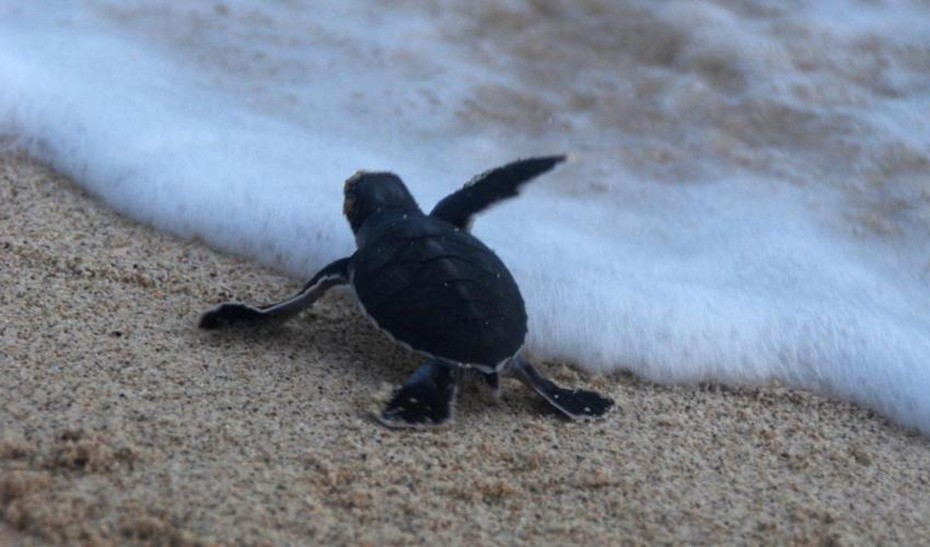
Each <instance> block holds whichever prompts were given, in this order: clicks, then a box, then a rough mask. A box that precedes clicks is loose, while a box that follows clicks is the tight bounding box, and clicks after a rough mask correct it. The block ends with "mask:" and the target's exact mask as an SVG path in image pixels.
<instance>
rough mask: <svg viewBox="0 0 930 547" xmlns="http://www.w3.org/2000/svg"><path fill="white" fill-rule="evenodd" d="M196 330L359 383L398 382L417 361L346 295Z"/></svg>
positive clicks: (300, 368) (296, 368)
mask: <svg viewBox="0 0 930 547" xmlns="http://www.w3.org/2000/svg"><path fill="white" fill-rule="evenodd" d="M195 321H196V318H195ZM195 328H196V327H195ZM200 334H201V339H202V340H205V341H207V343H210V344H219V345H227V344H228V345H232V346H234V347H236V348H243V347H248V348H250V349H251V350H253V351H254V352H255V353H256V355H258V356H259V358H261V357H260V356H261V355H262V354H266V355H269V356H270V355H272V354H275V353H277V354H279V355H280V354H285V355H288V356H292V357H293V358H291V359H286V360H283V361H282V362H286V363H291V365H289V366H291V367H293V370H288V371H286V372H287V373H288V374H300V373H306V371H307V367H308V366H314V365H315V366H323V367H325V368H327V369H330V368H340V369H342V374H345V375H347V376H350V377H352V376H355V377H358V380H359V381H360V382H361V383H363V384H370V383H373V384H375V385H379V384H383V383H392V384H396V383H399V382H402V381H403V380H404V379H405V378H406V377H407V376H409V375H410V374H412V373H413V372H414V371H415V370H416V368H417V366H419V364H420V362H422V361H423V357H422V356H420V355H419V354H417V353H416V352H414V351H412V350H409V349H406V348H404V347H402V346H401V345H399V344H396V343H394V342H393V341H392V340H390V339H389V338H388V337H387V335H385V334H384V333H382V332H380V331H378V330H377V329H376V328H375V326H374V325H373V324H372V323H371V321H369V320H368V319H367V318H366V317H364V316H363V315H362V314H361V312H360V311H359V310H358V309H357V306H356V304H355V303H354V301H353V300H352V298H351V297H349V296H347V295H338V294H334V295H327V296H326V297H324V298H323V299H321V300H320V301H319V302H317V303H316V305H315V306H314V307H313V308H311V309H310V310H307V311H305V312H302V313H301V314H300V315H299V316H298V317H295V318H292V319H290V320H289V321H286V322H281V323H275V324H271V325H264V326H261V327H228V328H224V329H222V330H219V331H215V332H205V331H200ZM301 356H304V357H305V358H303V359H302V358H301Z"/></svg>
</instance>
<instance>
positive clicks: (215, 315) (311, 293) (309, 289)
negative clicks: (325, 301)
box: [198, 258, 349, 330]
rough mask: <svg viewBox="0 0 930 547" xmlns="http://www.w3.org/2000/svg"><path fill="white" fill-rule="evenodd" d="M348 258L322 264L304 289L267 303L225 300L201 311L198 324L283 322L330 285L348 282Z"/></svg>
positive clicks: (205, 325) (221, 324) (209, 325)
mask: <svg viewBox="0 0 930 547" xmlns="http://www.w3.org/2000/svg"><path fill="white" fill-rule="evenodd" d="M348 266H349V258H341V259H339V260H337V261H335V262H333V263H331V264H330V265H328V266H326V267H325V268H323V269H322V270H320V271H319V272H317V274H316V275H314V276H313V279H311V280H310V281H309V282H308V283H307V284H306V285H304V288H303V289H301V290H300V292H298V293H297V294H295V295H294V296H292V297H290V298H288V299H287V300H283V301H281V302H278V303H276V304H269V305H267V306H249V305H248V304H238V303H235V302H227V303H225V304H220V305H218V306H216V307H214V308H212V309H209V310H207V311H206V312H204V314H203V315H201V316H200V322H199V323H198V325H199V326H200V328H202V329H211V330H212V329H219V328H222V327H228V326H233V325H236V326H239V325H243V326H244V325H255V326H258V325H263V324H267V323H270V322H273V321H283V320H285V319H287V318H289V317H292V316H294V315H296V314H297V313H298V312H300V311H301V310H303V309H305V308H307V307H308V306H310V305H312V304H313V303H314V302H316V301H317V299H318V298H320V297H321V296H323V293H325V292H326V291H327V290H329V289H330V288H332V287H334V286H336V285H344V284H346V283H348V282H349V272H348Z"/></svg>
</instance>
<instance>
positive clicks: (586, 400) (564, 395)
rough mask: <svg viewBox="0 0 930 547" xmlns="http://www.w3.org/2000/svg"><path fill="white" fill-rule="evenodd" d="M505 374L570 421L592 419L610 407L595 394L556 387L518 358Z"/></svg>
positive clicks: (599, 395) (603, 413) (602, 398)
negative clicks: (518, 381) (528, 388)
mask: <svg viewBox="0 0 930 547" xmlns="http://www.w3.org/2000/svg"><path fill="white" fill-rule="evenodd" d="M507 374H508V375H512V376H514V377H515V378H517V379H518V380H520V381H521V382H523V383H524V384H526V385H527V386H529V387H531V388H532V389H533V391H535V392H536V393H538V394H539V395H540V396H542V398H543V399H545V400H546V402H548V403H549V404H550V405H552V406H553V407H555V408H556V409H558V410H559V411H561V412H562V413H563V414H565V415H566V416H568V417H569V418H571V419H573V420H595V419H597V418H600V417H602V416H604V415H605V414H606V413H607V411H608V410H610V409H611V408H612V407H613V406H614V402H613V400H612V399H610V398H608V397H604V396H603V395H601V394H599V393H595V392H593V391H587V390H584V389H566V388H564V387H561V386H559V385H558V384H556V383H555V382H553V381H552V380H550V379H548V378H546V377H545V376H543V375H542V374H540V373H539V371H538V370H536V367H534V366H533V365H531V364H530V363H529V362H527V361H525V360H523V359H522V358H521V357H519V356H517V357H514V359H513V360H512V361H511V363H510V365H509V369H508V371H507Z"/></svg>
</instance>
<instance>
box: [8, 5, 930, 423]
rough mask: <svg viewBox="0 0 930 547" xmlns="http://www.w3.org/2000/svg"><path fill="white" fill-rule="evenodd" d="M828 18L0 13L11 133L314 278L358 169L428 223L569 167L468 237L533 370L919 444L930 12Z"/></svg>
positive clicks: (619, 10) (476, 8)
mask: <svg viewBox="0 0 930 547" xmlns="http://www.w3.org/2000/svg"><path fill="white" fill-rule="evenodd" d="M839 4H841V6H840V7H841V8H842V9H840V10H839V11H837V12H836V13H833V12H830V11H829V10H828V9H827V8H826V7H824V6H826V4H822V5H817V6H814V7H811V8H798V9H794V10H793V11H790V12H789V11H787V10H784V11H783V10H781V9H778V8H774V7H772V6H770V5H769V4H768V3H764V2H760V3H758V4H756V3H751V2H750V3H743V4H741V7H740V8H739V9H736V8H728V7H725V6H722V5H718V4H715V3H712V2H681V3H671V4H666V3H644V4H643V5H632V6H627V5H623V4H620V3H616V4H610V5H605V4H598V5H595V4H588V3H585V2H581V3H575V4H566V3H559V2H541V3H539V2H538V3H533V4H529V5H523V4H508V3H498V2H493V3H492V2H487V3H481V2H479V3H468V4H465V3H462V4H461V5H450V7H449V8H448V9H444V10H442V11H441V12H435V13H431V12H429V11H428V10H425V11H416V10H415V9H414V8H410V7H407V8H396V9H394V10H391V11H384V12H380V11H377V10H375V8H372V7H369V6H368V5H367V4H366V3H352V2H345V3H339V4H338V5H335V6H334V5H324V6H319V5H314V6H313V8H312V9H311V8H309V7H306V6H300V5H299V4H298V5H291V4H288V5H279V4H269V5H262V6H260V7H255V6H253V5H252V4H250V3H241V4H240V3H226V4H222V5H221V6H222V7H214V6H210V7H201V6H195V7H177V6H176V5H175V4H174V3H171V2H157V1H152V2H129V3H126V2H120V3H108V2H87V3H84V4H81V5H80V6H79V7H75V6H76V5H75V4H72V3H67V2H61V3H44V4H43V6H42V8H41V9H40V8H37V7H31V6H29V5H26V6H25V7H24V6H23V5H20V3H18V2H14V1H13V0H8V1H4V0H0V131H2V132H3V133H5V134H8V135H14V136H16V137H18V142H19V143H20V144H21V145H22V146H24V147H25V148H27V149H28V150H29V151H30V152H32V153H33V154H35V155H36V156H38V157H40V158H42V159H44V160H46V161H48V162H50V163H51V164H52V165H54V166H55V167H56V168H58V169H60V170H62V171H64V172H66V173H68V174H69V175H71V176H72V177H74V178H75V180H77V181H78V182H79V183H80V184H82V185H84V186H85V187H87V188H88V189H89V190H91V191H92V192H93V193H95V194H96V195H98V196H100V197H101V198H102V199H103V200H104V201H106V202H107V203H109V204H110V205H111V206H113V207H115V208H117V209H118V210H120V211H123V212H126V213H128V214H130V215H132V216H133V217H135V218H137V219H139V220H142V221H145V222H149V223H152V224H154V225H156V226H158V227H160V228H162V229H165V230H170V231H172V232H175V233H178V234H181V235H183V236H185V237H199V238H201V239H203V240H205V241H207V242H208V243H210V244H211V245H214V246H216V247H218V248H221V249H224V250H227V251H230V252H234V253H239V254H241V255H244V256H248V257H252V258H255V259H256V260H259V261H261V262H262V263H264V264H267V265H269V266H272V267H276V268H280V269H281V270H283V271H285V272H288V273H289V274H291V275H294V276H296V277H301V278H306V277H309V276H310V275H311V274H312V273H313V272H314V271H315V270H316V269H317V268H319V267H320V266H322V265H324V264H325V263H327V262H329V261H330V260H332V259H334V258H337V257H339V256H344V255H346V254H348V253H350V252H351V250H352V239H351V235H350V232H349V229H348V227H347V225H346V223H345V221H344V219H342V218H341V214H340V213H341V188H342V181H343V180H344V179H345V178H346V177H348V176H349V175H351V174H352V173H353V172H354V171H355V170H357V169H360V168H368V169H391V170H395V171H397V172H398V173H400V174H401V175H402V176H403V177H404V178H405V179H406V180H407V181H408V183H409V185H410V187H411V190H412V191H413V192H414V194H415V195H417V196H418V197H419V198H420V200H421V204H422V205H423V206H424V208H425V209H429V208H430V207H431V206H432V204H433V203H434V202H435V201H436V200H437V199H439V198H440V197H442V196H443V195H445V194H447V193H448V192H449V191H451V190H452V189H454V188H456V187H458V186H459V185H460V184H461V183H463V182H465V181H466V180H468V179H469V178H470V177H471V176H472V175H473V174H474V173H476V172H479V171H482V170H484V169H486V168H489V167H492V166H495V165H498V164H501V163H504V162H506V161H509V160H512V159H514V158H516V157H521V156H526V155H531V154H547V153H554V152H571V153H573V156H574V158H575V160H574V161H573V162H571V163H570V164H569V165H566V166H564V167H562V168H560V169H559V170H558V171H556V172H555V173H553V174H551V175H547V176H546V177H545V178H543V179H540V180H539V181H538V182H536V183H534V184H533V185H532V186H531V187H530V188H529V190H528V191H527V192H525V195H523V196H522V197H521V198H520V199H519V200H516V201H513V202H510V203H507V204H505V205H501V206H499V207H497V208H495V209H494V210H493V212H491V213H489V214H487V215H485V216H482V217H481V218H479V219H478V221H477V223H476V227H475V232H476V233H477V234H478V235H479V236H480V237H482V238H483V239H485V240H486V241H487V242H488V243H489V244H490V245H491V246H492V247H494V248H495V249H497V250H498V251H499V253H500V254H501V256H502V257H503V258H504V259H505V261H506V262H508V264H510V265H511V266H512V269H513V271H514V275H515V276H516V277H517V279H518V280H519V281H520V283H521V286H522V288H523V291H524V295H525V297H526V300H527V303H528V308H529V313H530V317H531V325H530V328H531V334H530V338H529V349H530V351H531V353H532V354H533V355H534V356H536V357H538V358H548V359H565V360H570V361H573V362H577V363H579V364H580V365H582V366H584V367H586V368H588V369H591V370H596V371H612V370H616V369H630V370H632V371H634V372H636V373H637V374H640V375H642V376H644V377H647V378H649V379H652V380H656V381H660V382H695V381H703V380H716V381H724V382H731V383H764V382H767V381H770V380H780V381H782V382H786V383H788V384H791V385H795V386H801V387H804V388H807V389H811V390H814V391H817V392H819V393H823V394H826V395H830V396H835V397H841V398H844V399H850V400H853V401H856V402H858V403H860V404H863V405H866V406H869V407H871V408H875V409H877V410H879V411H881V412H882V413H884V414H886V415H888V416H890V417H892V418H894V419H895V420H897V421H898V422H900V423H902V424H904V425H907V426H913V427H916V428H918V429H920V430H921V431H922V432H924V433H930V397H927V395H928V394H930V362H928V358H927V355H930V313H928V312H930V304H928V302H930V299H928V294H930V286H928V272H930V247H928V244H927V241H928V238H927V236H928V235H930V234H928V226H930V223H928V220H930V194H928V193H927V190H926V181H927V180H930V178H928V175H930V167H928V166H930V127H928V122H927V121H926V120H928V119H930V76H928V74H930V70H928V67H930V53H928V51H930V48H928V47H927V46H928V44H930V22H928V21H930V17H927V15H928V14H927V12H926V8H921V7H920V5H919V4H910V3H905V2H901V3H896V4H895V5H893V6H891V5H883V6H879V5H875V6H869V7H866V6H862V5H860V4H859V3H856V2H840V3H839ZM831 5H832V4H831ZM533 6H537V7H540V6H541V8H540V9H536V8H534V7H533ZM282 296H283V295H282ZM269 297H272V295H269ZM205 305H206V303H205Z"/></svg>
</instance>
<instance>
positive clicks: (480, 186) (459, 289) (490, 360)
mask: <svg viewBox="0 0 930 547" xmlns="http://www.w3.org/2000/svg"><path fill="white" fill-rule="evenodd" d="M564 160H565V156H548V157H539V158H531V159H525V160H520V161H515V162H513V163H510V164H507V165H504V166H503V167H498V168H497V169H492V170H490V171H487V172H485V173H482V174H481V175H478V176H477V177H475V178H474V179H473V180H472V181H471V182H469V183H468V184H466V185H465V186H464V187H463V188H462V189H460V190H459V191H457V192H455V193H453V194H451V195H449V196H447V197H446V198H444V199H442V200H441V201H440V202H439V203H438V204H437V205H436V207H434V208H433V210H432V212H430V213H429V214H428V215H427V214H424V213H423V211H421V210H420V207H419V206H418V205H417V202H416V201H415V200H414V199H413V196H412V195H411V194H410V192H409V191H408V190H407V187H406V186H405V185H404V183H403V181H401V179H400V177H398V176H397V175H395V174H393V173H387V172H366V171H359V172H358V173H356V174H355V175H353V176H352V177H351V178H349V179H348V180H347V181H346V183H345V190H344V193H345V203H344V207H343V211H344V213H345V216H346V218H347V219H348V221H349V225H350V226H351V227H352V232H353V233H354V234H355V241H356V244H357V245H358V249H357V250H356V251H355V253H354V254H352V256H349V257H346V258H340V259H339V260H336V261H334V262H333V263H331V264H329V265H328V266H326V267H324V268H323V269H322V270H320V271H319V272H318V273H317V274H316V275H314V276H313V278H312V279H311V280H310V281H309V282H308V283H307V284H306V285H305V286H304V288H303V289H302V290H301V291H300V292H298V293H297V294H296V295H294V296H292V297H291V298H288V299H287V300H283V301H281V302H278V303H276V304H270V305H267V306H250V305H246V304H238V303H225V304H220V305H218V306H216V307H214V308H212V309H211V310H209V311H207V312H206V313H204V314H203V316H202V317H201V318H200V327H201V328H203V329H218V328H221V327H225V326H230V325H261V324H266V323H270V322H274V321H279V320H282V319H286V318H289V317H292V316H294V315H296V314H297V313H298V312H300V311H301V310H303V309H305V308H307V307H308V306H310V305H312V304H313V303H314V302H315V301H316V300H317V299H318V298H320V296H322V295H323V293H325V292H326V291H327V290H328V289H330V288H331V287H334V286H337V285H351V286H352V288H353V289H354V290H355V296H356V298H357V299H358V302H359V304H360V307H361V309H362V311H363V312H364V313H365V314H366V315H367V316H368V317H369V318H370V319H371V321H372V322H373V323H374V324H375V325H376V326H377V327H378V328H379V329H380V330H382V331H384V332H386V333H387V334H388V335H389V336H390V337H391V338H393V339H394V340H395V341H397V342H400V343H401V344H403V345H405V346H408V347H409V348H411V349H412V350H414V351H416V352H418V353H419V354H421V355H422V356H423V358H424V359H425V361H424V362H423V364H422V365H421V366H420V368H419V369H418V370H417V371H416V372H415V373H414V374H413V375H412V376H410V378H409V379H408V380H407V381H406V383H404V384H403V385H402V386H400V387H398V388H396V389H395V390H394V392H393V394H392V395H391V399H390V401H389V402H388V403H387V406H386V407H384V409H383V410H382V411H381V413H380V415H379V416H378V419H379V421H381V423H383V424H384V425H387V426H390V427H435V426H439V425H442V424H445V423H447V422H450V421H451V420H452V417H453V410H454V404H455V395H456V384H457V383H458V382H460V381H462V380H463V378H465V377H467V376H473V375H474V376H477V377H479V378H480V379H481V382H482V383H483V384H484V385H485V386H486V387H487V388H489V389H490V390H492V392H493V393H494V395H495V396H496V395H497V394H498V390H499V381H500V378H501V377H502V376H503V377H505V378H506V377H513V378H516V379H518V380H520V381H521V382H523V383H524V384H526V385H527V386H528V387H530V388H532V389H533V390H534V391H535V392H536V393H537V394H539V395H540V396H541V397H542V398H543V399H544V400H545V401H546V402H547V403H549V405H551V406H552V407H553V408H555V409H557V410H558V411H560V412H561V413H562V414H564V415H565V416H567V417H568V418H571V419H574V420H593V419H596V418H599V417H601V416H603V415H604V414H605V413H606V412H607V411H608V410H610V408H611V407H612V406H613V404H614V402H613V401H612V400H611V399H609V398H607V397H604V396H602V395H600V394H598V393H595V392H593V391H586V390H581V389H566V388H564V387H561V386H559V385H557V384H556V383H555V382H553V381H552V380H549V379H548V378H546V377H544V376H543V375H542V374H540V372H539V371H538V370H536V368H535V367H534V366H533V365H532V364H531V363H529V362H528V361H527V360H526V359H524V358H523V357H522V356H521V355H520V350H521V348H522V347H523V343H524V340H525V338H526V308H525V307H524V304H523V297H522V296H521V295H520V290H519V288H518V287H517V283H516V282H515V281H514V279H513V276H512V275H511V274H510V271H509V270H508V269H507V267H506V266H505V265H504V263H503V262H501V260H500V258H498V256H497V255H496V254H494V251H492V250H491V249H489V248H488V247H487V246H486V245H485V244H484V243H482V242H481V241H479V240H478V238H476V237H475V236H474V235H472V234H471V233H470V227H471V223H472V219H473V217H474V216H475V215H476V214H477V213H479V212H481V211H482V210H484V209H486V208H487V207H489V206H491V205H493V204H494V203H496V202H498V201H501V200H503V199H506V198H509V197H513V196H516V195H517V192H518V190H519V188H520V186H521V185H523V184H524V183H526V182H528V181H530V180H531V179H533V178H535V177H537V176H538V175H541V174H542V173H545V172H547V171H549V170H551V169H552V168H553V167H555V166H556V165H557V164H559V163H560V162H562V161H564ZM464 372H469V374H467V375H466V374H464Z"/></svg>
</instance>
